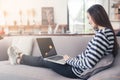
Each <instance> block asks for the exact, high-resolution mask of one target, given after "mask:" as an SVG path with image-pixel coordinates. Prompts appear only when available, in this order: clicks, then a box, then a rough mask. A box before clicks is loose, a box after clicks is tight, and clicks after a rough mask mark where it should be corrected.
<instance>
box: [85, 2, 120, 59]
mask: <svg viewBox="0 0 120 80" xmlns="http://www.w3.org/2000/svg"><path fill="white" fill-rule="evenodd" d="M87 12H88V13H89V14H90V16H91V17H92V19H93V21H94V23H96V24H97V25H99V26H102V27H107V28H110V29H111V30H112V31H113V34H114V47H113V52H112V54H113V56H114V57H115V56H116V54H117V49H118V44H117V39H116V35H115V32H114V30H113V27H112V25H111V22H110V20H109V17H108V15H107V13H106V11H105V9H104V8H103V7H102V6H101V5H100V4H95V5H93V6H91V7H90V8H89V9H88V10H87Z"/></svg>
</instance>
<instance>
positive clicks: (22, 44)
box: [12, 36, 33, 55]
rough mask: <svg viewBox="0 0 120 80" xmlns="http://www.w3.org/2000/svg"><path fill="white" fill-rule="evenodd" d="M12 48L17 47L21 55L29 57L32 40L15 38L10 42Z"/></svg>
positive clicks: (29, 38)
mask: <svg viewBox="0 0 120 80" xmlns="http://www.w3.org/2000/svg"><path fill="white" fill-rule="evenodd" d="M12 46H15V47H17V48H18V49H19V50H20V51H21V52H22V53H23V54H26V55H31V54H32V46H33V39H32V38H31V37H26V36H25V37H23V36H22V37H15V38H13V41H12Z"/></svg>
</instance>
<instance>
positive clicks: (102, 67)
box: [80, 54, 114, 80]
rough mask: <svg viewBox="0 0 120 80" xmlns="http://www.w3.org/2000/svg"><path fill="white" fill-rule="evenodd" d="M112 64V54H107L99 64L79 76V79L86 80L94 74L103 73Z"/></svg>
mask: <svg viewBox="0 0 120 80" xmlns="http://www.w3.org/2000/svg"><path fill="white" fill-rule="evenodd" d="M113 62H114V57H113V55H112V54H109V55H107V56H105V57H104V58H102V59H101V60H100V62H99V63H97V65H96V66H95V67H94V68H92V69H89V70H86V71H84V72H83V73H82V74H81V75H80V77H81V79H83V80H87V79H88V78H90V77H91V76H93V75H95V74H96V73H98V72H100V71H103V70H105V69H107V68H110V67H111V66H112V65H113Z"/></svg>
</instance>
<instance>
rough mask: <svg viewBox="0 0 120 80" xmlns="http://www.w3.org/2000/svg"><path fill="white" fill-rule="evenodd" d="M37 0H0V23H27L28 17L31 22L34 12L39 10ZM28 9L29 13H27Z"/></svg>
mask: <svg viewBox="0 0 120 80" xmlns="http://www.w3.org/2000/svg"><path fill="white" fill-rule="evenodd" d="M38 1H39V0H0V10H1V12H0V25H14V21H16V22H17V25H21V24H27V21H28V19H30V20H29V21H30V22H31V24H32V21H33V17H35V16H36V14H35V12H36V10H35V9H37V10H39V8H40V7H38ZM28 11H29V13H28ZM37 16H40V15H37Z"/></svg>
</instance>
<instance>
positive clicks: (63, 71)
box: [20, 55, 78, 78]
mask: <svg viewBox="0 0 120 80" xmlns="http://www.w3.org/2000/svg"><path fill="white" fill-rule="evenodd" d="M20 63H21V64H25V65H30V66H36V67H44V68H49V69H52V70H53V71H55V72H56V73H58V74H60V75H63V76H65V77H69V78H78V77H77V76H76V75H75V74H74V73H73V71H72V67H71V66H70V65H67V64H65V65H61V64H57V63H53V62H49V61H45V60H43V58H42V57H33V56H27V55H23V57H22V59H21V62H20Z"/></svg>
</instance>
